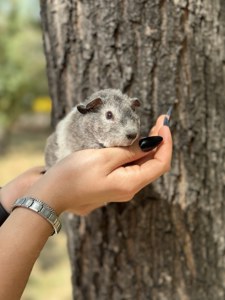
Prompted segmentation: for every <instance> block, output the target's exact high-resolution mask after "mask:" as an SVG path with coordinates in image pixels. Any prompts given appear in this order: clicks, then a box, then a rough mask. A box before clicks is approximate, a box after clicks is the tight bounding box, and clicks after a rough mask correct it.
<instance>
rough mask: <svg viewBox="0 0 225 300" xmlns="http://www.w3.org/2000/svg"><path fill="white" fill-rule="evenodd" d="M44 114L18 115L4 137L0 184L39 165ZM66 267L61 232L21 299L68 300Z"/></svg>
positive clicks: (42, 257)
mask: <svg viewBox="0 0 225 300" xmlns="http://www.w3.org/2000/svg"><path fill="white" fill-rule="evenodd" d="M48 128H49V117H48V116H46V115H40V114H38V115H35V114H34V115H29V116H25V117H24V116H22V117H21V118H20V119H19V121H18V122H17V123H16V124H15V125H14V126H13V128H12V131H11V134H10V135H9V136H8V137H7V143H6V145H7V146H6V148H5V150H4V152H3V154H1V155H0V170H1V171H0V185H3V184H4V183H6V182H7V181H9V180H10V179H12V178H13V177H15V176H16V175H17V174H20V173H21V172H23V171H25V170H26V169H28V168H30V167H33V166H36V165H43V164H44V160H43V149H44V145H45V141H46V137H47V136H48V134H49V129H48ZM71 295H72V293H71V284H70V265H69V258H68V256H67V249H66V236H65V233H64V232H63V231H62V232H60V234H59V235H57V236H54V237H50V238H49V241H48V242H47V244H46V247H45V248H44V250H43V251H42V253H41V255H40V257H39V259H38V261H37V262H36V264H35V267H34V269H33V272H32V275H31V277H30V280H29V283H28V285H27V288H26V290H25V293H24V295H23V297H22V300H42V299H48V300H70V299H72V296H71Z"/></svg>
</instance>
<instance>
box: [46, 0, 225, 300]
mask: <svg viewBox="0 0 225 300" xmlns="http://www.w3.org/2000/svg"><path fill="white" fill-rule="evenodd" d="M41 15H42V21H43V36H44V45H45V53H46V57H47V70H48V78H49V87H50V93H51V97H52V100H53V121H54V124H56V122H57V121H58V120H59V119H60V118H61V117H62V116H63V115H64V114H65V113H66V112H67V111H68V110H69V109H70V108H71V106H72V105H73V104H74V103H77V102H79V101H81V100H82V99H84V98H85V97H86V96H87V95H89V94H90V93H92V92H93V91H96V90H98V89H101V88H106V87H114V88H120V89H121V90H123V91H125V92H127V93H128V94H130V95H132V96H135V97H139V99H141V100H142V102H143V106H142V130H143V132H145V133H146V132H147V131H148V128H149V127H150V125H152V124H153V122H154V120H155V119H156V118H157V116H158V115H159V114H161V113H165V112H166V111H167V109H168V107H169V105H170V104H172V103H174V101H175V100H176V99H177V101H178V103H177V105H176V106H175V110H174V114H173V120H174V121H173V126H172V132H173V138H174V156H173V164H172V170H171V172H170V173H169V174H167V175H165V176H163V177H162V178H161V179H159V180H158V181H157V182H156V183H154V184H152V185H150V186H148V187H147V188H146V189H144V190H143V191H142V192H141V193H140V194H139V195H137V197H136V199H135V200H133V201H132V202H131V203H129V204H120V205H115V204H110V205H109V206H108V207H107V208H103V209H99V210H98V211H96V212H95V213H93V214H91V215H90V216H88V217H85V218H77V217H74V216H72V215H68V217H67V221H68V224H69V225H68V226H69V229H68V240H69V252H70V258H71V264H72V271H73V276H72V283H73V287H74V299H76V300H80V299H82V300H83V299H85V300H89V299H90V300H92V299H98V300H103V299H107V300H108V299H112V300H120V299H121V300H122V299H123V300H125V299H135V300H146V299H152V300H168V299H172V300H178V299H179V300H203V299H204V300H207V299H209V300H212V299H213V300H219V299H221V300H224V299H225V255H224V254H225V238H224V233H225V205H224V200H225V163H224V161H225V135H224V132H225V117H224V112H225V97H224V95H225V90H224V85H225V3H224V1H223V0H173V1H172V0H171V1H166V0H149V1H146V0H145V1H144V0H121V1H118V0H113V1H112V0H110V1H108V0H105V1H102V0H89V1H88V0H82V1H81V0H67V1H66V0H51V1H50V0H41ZM150 171H151V170H150ZM109 200H110V199H109Z"/></svg>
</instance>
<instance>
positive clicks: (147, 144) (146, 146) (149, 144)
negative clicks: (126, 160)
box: [139, 136, 163, 152]
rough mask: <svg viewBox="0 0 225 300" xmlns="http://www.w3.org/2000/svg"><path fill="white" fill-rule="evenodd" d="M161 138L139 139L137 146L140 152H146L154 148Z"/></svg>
mask: <svg viewBox="0 0 225 300" xmlns="http://www.w3.org/2000/svg"><path fill="white" fill-rule="evenodd" d="M162 140H163V138H162V137H161V136H149V137H145V138H143V139H141V140H140V141H139V146H140V148H141V150H142V151H144V152H148V151H151V150H153V149H154V148H156V147H157V146H158V145H159V144H160V143H161V142H162Z"/></svg>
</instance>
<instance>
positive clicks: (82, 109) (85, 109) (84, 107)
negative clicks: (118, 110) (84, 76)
mask: <svg viewBox="0 0 225 300" xmlns="http://www.w3.org/2000/svg"><path fill="white" fill-rule="evenodd" d="M102 103H103V102H102V99H101V98H96V99H94V100H92V101H91V102H89V103H88V104H87V105H83V104H80V105H77V110H78V111H79V112H80V113H81V114H86V113H88V112H91V111H94V110H95V109H97V108H98V107H99V106H101V105H102Z"/></svg>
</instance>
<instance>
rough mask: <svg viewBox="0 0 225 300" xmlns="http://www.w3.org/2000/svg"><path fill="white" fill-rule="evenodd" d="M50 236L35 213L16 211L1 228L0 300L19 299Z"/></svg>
mask: <svg viewBox="0 0 225 300" xmlns="http://www.w3.org/2000/svg"><path fill="white" fill-rule="evenodd" d="M51 234H52V226H51V225H50V224H49V223H48V222H47V221H46V220H45V219H43V218H42V217H41V216H39V215H38V214H36V213H35V212H32V211H30V210H28V209H25V208H17V209H15V210H14V211H13V212H12V213H11V215H10V217H9V218H8V219H7V220H6V222H5V223H4V224H3V225H2V226H1V228H0V241H1V247H0V269H1V278H0V299H4V300H14V299H15V300H18V299H20V297H21V295H22V293H23V290H24V288H25V285H26V283H27V280H28V278H29V275H30V272H31V270H32V268H33V265H34V263H35V261H36V259H37V257H38V256H39V254H40V252H41V250H42V248H43V247H44V245H45V243H46V241H47V239H48V237H49V236H50V235H51ZM24 245H26V246H24Z"/></svg>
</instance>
